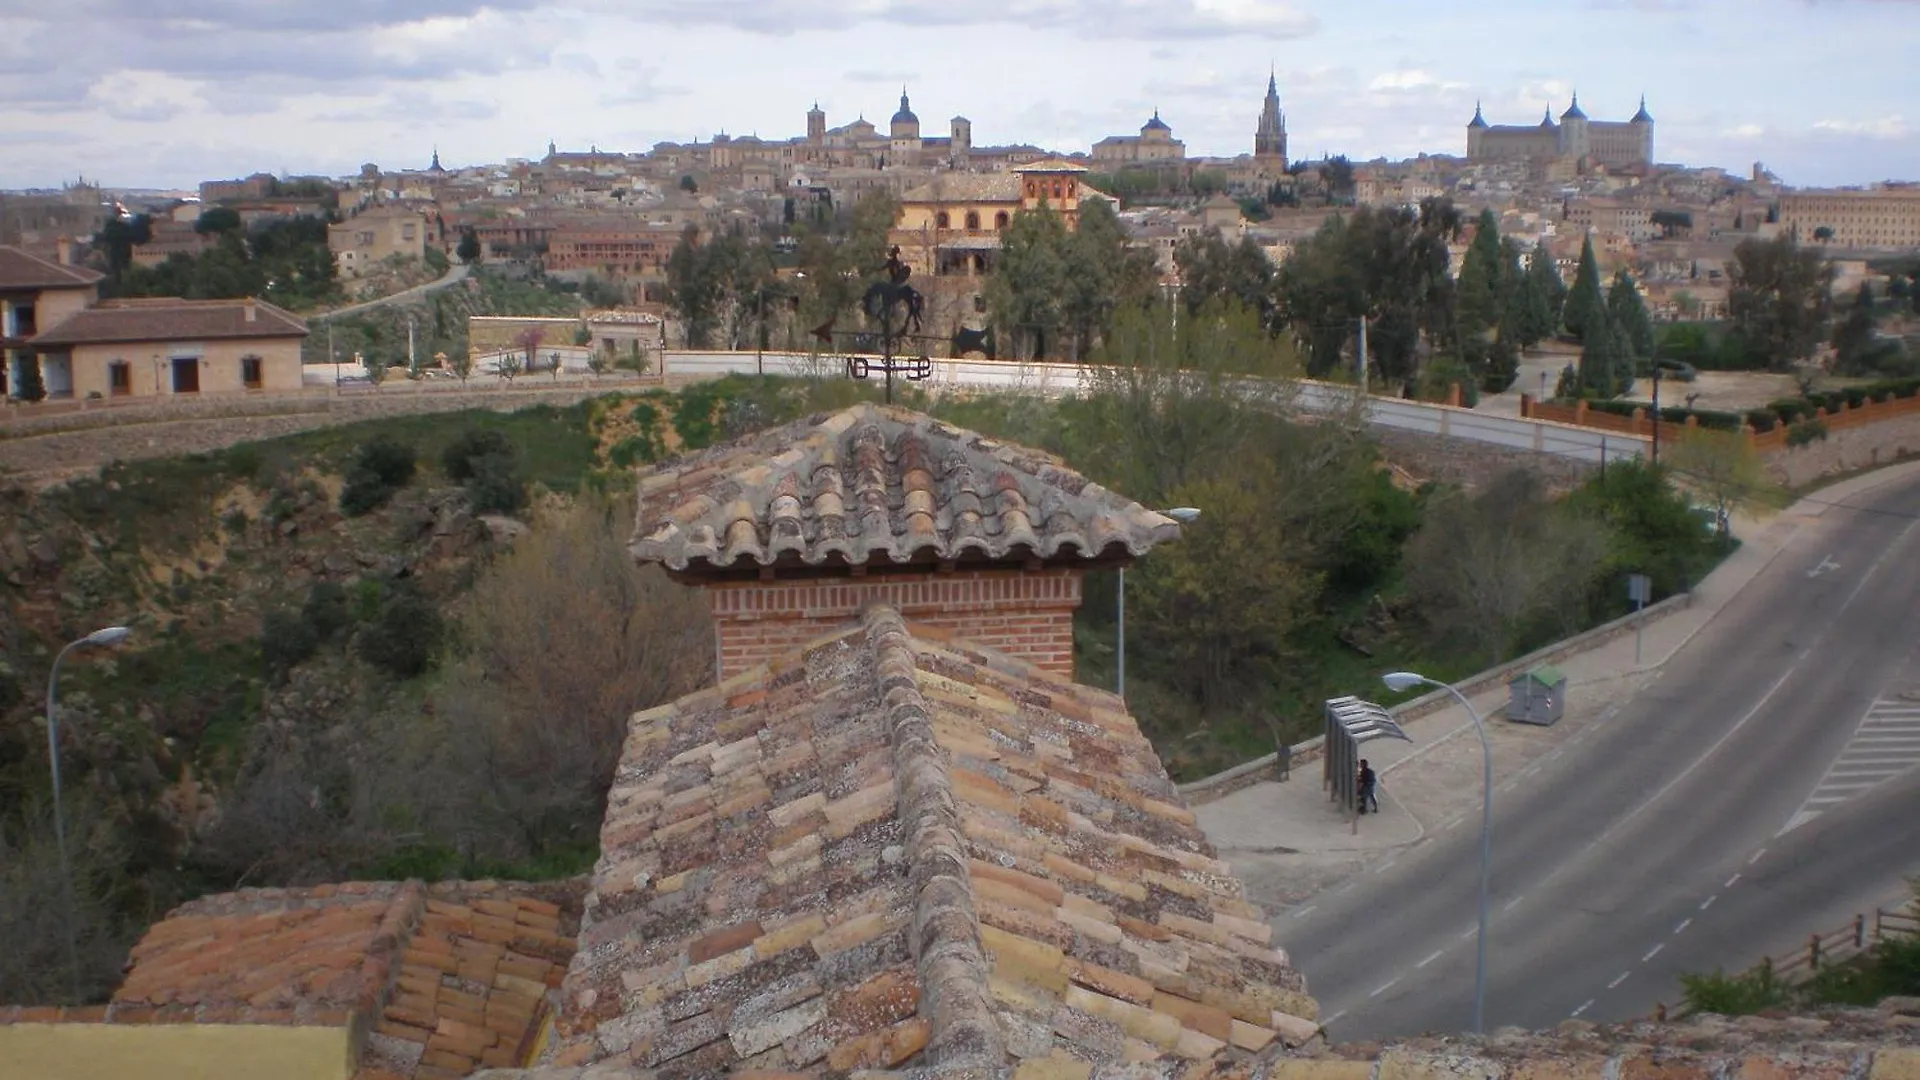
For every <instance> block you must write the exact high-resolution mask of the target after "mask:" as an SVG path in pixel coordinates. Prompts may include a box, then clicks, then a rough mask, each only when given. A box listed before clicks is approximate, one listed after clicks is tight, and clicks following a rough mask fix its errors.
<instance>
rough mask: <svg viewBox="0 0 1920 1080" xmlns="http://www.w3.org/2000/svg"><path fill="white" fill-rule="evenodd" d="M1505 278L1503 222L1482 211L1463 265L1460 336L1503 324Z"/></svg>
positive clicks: (1460, 285)
mask: <svg viewBox="0 0 1920 1080" xmlns="http://www.w3.org/2000/svg"><path fill="white" fill-rule="evenodd" d="M1504 278H1505V275H1503V274H1502V273H1501V272H1500V222H1499V220H1498V219H1497V218H1495V217H1494V216H1493V211H1492V210H1482V211H1480V220H1479V222H1478V223H1477V224H1476V225H1475V227H1474V232H1473V243H1472V244H1471V245H1469V246H1468V248H1467V256H1466V258H1465V259H1463V260H1461V263H1460V278H1459V283H1458V286H1459V298H1460V299H1459V306H1458V307H1457V308H1456V309H1455V310H1456V311H1458V312H1459V321H1460V337H1461V338H1462V339H1468V338H1473V337H1477V336H1479V335H1482V334H1485V333H1487V332H1488V331H1490V330H1492V329H1493V328H1494V327H1496V326H1499V325H1501V323H1502V319H1501V308H1502V307H1503V305H1502V303H1501V300H1502V299H1503V284H1504Z"/></svg>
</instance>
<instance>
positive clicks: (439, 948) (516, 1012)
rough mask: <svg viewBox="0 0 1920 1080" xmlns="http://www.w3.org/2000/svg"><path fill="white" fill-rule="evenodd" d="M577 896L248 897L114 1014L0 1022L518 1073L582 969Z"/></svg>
mask: <svg viewBox="0 0 1920 1080" xmlns="http://www.w3.org/2000/svg"><path fill="white" fill-rule="evenodd" d="M580 892H581V889H580V883H579V882H578V881H575V882H563V883H555V884H522V883H515V882H497V881H475V882H461V881H455V882H445V883H441V884H434V885H424V884H422V883H420V882H417V881H409V882H347V883H344V884H338V885H318V886H314V887H312V888H305V889H243V890H240V891H238V892H231V893H221V894H218V895H214V896H205V897H201V898H200V899H198V900H194V901H191V902H189V903H186V904H183V905H181V906H180V907H178V908H175V909H174V910H173V911H172V912H170V913H169V914H168V916H167V917H166V918H165V919H162V920H161V921H160V922H158V923H155V924H154V925H153V926H152V927H151V928H150V929H149V930H148V931H147V934H146V936H145V937H143V938H142V939H141V941H140V943H139V944H138V945H136V946H134V948H133V951H132V955H131V959H130V960H129V962H128V965H127V975H126V978H125V981H124V982H123V983H122V985H121V987H120V989H119V990H118V991H117V992H116V993H115V994H114V995H113V1000H112V1002H111V1003H110V1004H109V1005H107V1006H105V1007H103V1008H95V1009H85V1010H76V1009H69V1010H56V1009H13V1010H0V1023H35V1022H42V1023H46V1022H56V1023H57V1022H67V1023H115V1024H149V1023H160V1024H253V1025H302V1026H307V1025H311V1026H321V1027H339V1028H346V1027H355V1028H356V1029H357V1030H365V1031H366V1032H367V1038H366V1043H365V1047H364V1049H363V1051H362V1056H361V1060H360V1061H359V1062H358V1063H357V1065H358V1071H357V1072H356V1073H355V1074H354V1075H355V1077H356V1080H416V1078H417V1080H450V1078H454V1077H463V1076H467V1075H469V1074H471V1073H473V1072H474V1071H475V1070H477V1069H481V1068H490V1067H504V1066H514V1065H521V1064H524V1063H526V1062H527V1060H528V1059H529V1058H530V1057H531V1056H532V1055H533V1053H534V1051H535V1050H536V1048H537V1047H538V1045H539V1040H540V1036H541V1034H542V1032H543V1031H544V1030H545V1026H546V1025H547V1023H548V1022H549V1021H550V1020H551V1019H552V1017H553V1013H554V1009H553V1000H552V998H553V995H554V994H555V992H556V991H557V989H558V987H559V986H560V982H561V977H562V976H563V975H564V974H565V972H566V968H567V961H568V960H569V959H570V958H571V957H572V955H573V948H574V934H575V933H576V932H577V930H578V928H579V921H580Z"/></svg>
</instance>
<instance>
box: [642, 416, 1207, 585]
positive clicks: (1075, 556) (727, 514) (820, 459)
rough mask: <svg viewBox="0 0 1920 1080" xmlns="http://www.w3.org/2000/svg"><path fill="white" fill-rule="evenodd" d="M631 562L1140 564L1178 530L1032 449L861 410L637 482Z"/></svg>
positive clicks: (751, 440) (714, 566)
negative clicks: (1130, 560)
mask: <svg viewBox="0 0 1920 1080" xmlns="http://www.w3.org/2000/svg"><path fill="white" fill-rule="evenodd" d="M636 524H637V528H636V531H635V539H634V542H633V545H632V550H633V554H634V556H635V557H636V558H638V559H640V560H642V561H645V562H659V563H664V564H665V565H666V566H667V567H669V568H670V569H673V570H687V569H689V568H692V569H694V570H696V571H701V570H726V569H729V568H757V567H761V566H772V565H775V564H780V565H800V564H804V565H808V566H821V565H848V564H853V565H867V564H868V563H869V562H870V561H872V562H875V563H880V564H887V563H908V562H932V561H937V560H952V561H977V560H991V561H1004V560H1025V559H1029V558H1036V559H1046V560H1063V561H1075V562H1081V561H1085V560H1090V559H1096V558H1120V557H1126V556H1138V555H1143V554H1145V553H1146V552H1147V550H1148V549H1149V548H1151V547H1152V546H1153V545H1154V544H1155V543H1158V542H1159V541H1162V540H1169V539H1174V538H1177V537H1178V536H1179V535H1180V527H1179V525H1177V524H1176V523H1175V522H1174V521H1173V520H1172V519H1170V518H1167V517H1165V516H1163V515H1161V514H1157V513H1154V512H1153V511H1151V510H1148V509H1146V508H1144V507H1142V506H1140V505H1139V504H1138V503H1135V502H1132V501H1130V500H1127V499H1124V498H1121V497H1120V496H1118V495H1116V494H1114V493H1113V492H1111V491H1108V490H1107V489H1105V488H1103V487H1101V486H1100V485H1098V484H1095V483H1093V482H1092V481H1089V480H1088V479H1087V478H1086V477H1084V476H1081V475H1080V474H1079V473H1076V472H1074V471H1073V470H1072V469H1069V468H1067V467H1066V465H1065V464H1063V463H1062V462H1061V461H1060V460H1059V459H1057V458H1054V457H1052V456H1051V455H1048V454H1044V453H1041V452H1039V451H1036V450H1028V449H1025V448H1023V447H1018V446H1012V445H1007V444H1003V443H998V442H995V441H993V440H991V439H988V438H987V437H985V436H983V435H979V434H976V433H974V432H971V431H967V430H965V429H963V428H956V427H950V426H948V425H946V424H943V423H941V422H939V421H937V420H934V419H932V418H931V417H928V416H925V415H922V414H920V413H915V412H910V411H908V410H905V409H895V408H888V407H882V406H878V405H865V404H863V405H856V406H854V407H853V408H851V409H847V410H844V411H842V412H838V413H832V414H823V415H818V416H814V417H811V418H809V419H806V420H802V421H799V422H797V423H794V424H789V425H787V426H786V427H782V428H775V429H772V430H770V431H765V432H761V433H759V434H757V435H752V436H749V437H747V438H745V439H741V440H738V441H736V442H733V443H728V444H726V445H724V446H719V447H714V448H712V449H709V450H705V451H702V452H700V453H696V454H693V455H690V456H688V457H685V458H682V459H680V460H679V461H677V462H675V463H674V464H672V465H669V466H666V467H664V468H660V469H656V470H653V471H651V472H649V473H647V474H645V475H643V476H642V477H641V480H640V500H639V513H638V517H637V522H636Z"/></svg>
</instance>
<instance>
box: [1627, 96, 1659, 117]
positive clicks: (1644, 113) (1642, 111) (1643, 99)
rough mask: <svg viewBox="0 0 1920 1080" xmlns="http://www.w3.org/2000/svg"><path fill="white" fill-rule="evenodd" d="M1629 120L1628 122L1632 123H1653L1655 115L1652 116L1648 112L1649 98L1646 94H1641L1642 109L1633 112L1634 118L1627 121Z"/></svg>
mask: <svg viewBox="0 0 1920 1080" xmlns="http://www.w3.org/2000/svg"><path fill="white" fill-rule="evenodd" d="M1627 122H1628V123H1630V124H1651V123H1653V117H1652V116H1651V115H1650V114H1648V112H1647V99H1646V96H1645V95H1642V96H1641V98H1640V111H1639V112H1637V113H1634V114H1633V119H1632V120H1629V121H1627Z"/></svg>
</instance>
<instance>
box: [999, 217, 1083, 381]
mask: <svg viewBox="0 0 1920 1080" xmlns="http://www.w3.org/2000/svg"><path fill="white" fill-rule="evenodd" d="M1066 247H1067V226H1066V222H1065V221H1064V220H1063V219H1062V218H1061V217H1060V215H1059V214H1058V213H1056V212H1055V211H1054V210H1053V208H1052V207H1049V206H1047V205H1046V204H1045V203H1042V204H1041V205H1040V206H1039V207H1037V208H1035V209H1032V210H1021V211H1019V212H1017V213H1015V214H1014V215H1013V220H1012V221H1010V222H1009V223H1008V224H1007V228H1006V231H1004V232H1003V233H1001V234H1000V261H999V264H998V265H997V266H996V267H995V269H994V272H993V277H992V278H991V279H989V280H988V282H987V291H986V295H987V307H988V310H989V311H991V312H992V313H993V314H992V317H993V321H994V323H995V324H996V325H997V326H998V327H1000V329H1001V337H1000V340H1001V341H1005V342H1011V343H1012V344H1013V354H1014V356H1016V357H1022V358H1024V357H1044V356H1047V355H1049V352H1048V350H1049V349H1050V348H1051V347H1054V346H1056V345H1057V342H1055V341H1054V340H1053V338H1052V335H1053V334H1055V333H1056V332H1058V331H1059V330H1060V329H1061V324H1062V322H1063V321H1064V320H1063V315H1062V312H1061V301H1062V298H1063V296H1064V294H1065V291H1066V286H1067V259H1066Z"/></svg>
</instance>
